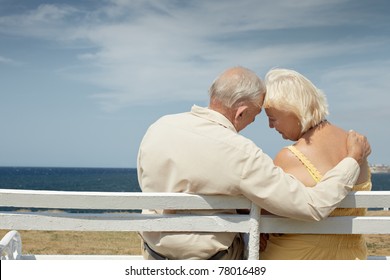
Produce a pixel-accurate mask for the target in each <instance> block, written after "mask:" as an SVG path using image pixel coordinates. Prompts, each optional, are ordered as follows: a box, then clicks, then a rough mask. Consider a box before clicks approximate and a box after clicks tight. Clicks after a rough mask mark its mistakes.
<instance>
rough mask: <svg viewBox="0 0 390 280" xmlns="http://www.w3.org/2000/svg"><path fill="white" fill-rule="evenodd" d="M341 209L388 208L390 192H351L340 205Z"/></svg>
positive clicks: (389, 205)
mask: <svg viewBox="0 0 390 280" xmlns="http://www.w3.org/2000/svg"><path fill="white" fill-rule="evenodd" d="M338 207H339V208H388V207H390V191H357V192H350V193H349V194H348V195H347V197H346V198H345V199H344V200H343V201H341V203H340V204H339V205H338Z"/></svg>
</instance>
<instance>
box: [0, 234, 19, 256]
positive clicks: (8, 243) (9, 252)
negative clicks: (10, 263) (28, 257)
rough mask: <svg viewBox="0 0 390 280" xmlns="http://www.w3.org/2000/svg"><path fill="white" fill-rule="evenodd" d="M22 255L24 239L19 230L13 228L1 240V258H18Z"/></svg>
mask: <svg viewBox="0 0 390 280" xmlns="http://www.w3.org/2000/svg"><path fill="white" fill-rule="evenodd" d="M21 255H22V239H21V237H20V234H19V232H17V231H16V230H12V231H10V232H8V233H7V234H6V235H5V236H4V237H3V238H2V239H1V241H0V259H1V260H18V259H20V257H21Z"/></svg>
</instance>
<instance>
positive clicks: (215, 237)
mask: <svg viewBox="0 0 390 280" xmlns="http://www.w3.org/2000/svg"><path fill="white" fill-rule="evenodd" d="M209 93H210V104H209V107H208V108H201V107H198V106H193V107H192V109H191V111H190V112H187V113H182V114H176V115H168V116H164V117H162V118H161V119H159V120H158V121H157V122H155V123H154V124H153V125H151V126H150V128H149V129H148V131H147V132H146V134H145V136H144V138H143V140H142V143H141V145H140V148H139V154H138V166H137V167H138V180H139V183H140V186H141V189H142V191H143V192H184V193H193V194H226V195H243V196H245V197H247V198H248V199H250V200H251V201H253V202H254V203H256V204H257V205H258V206H260V207H261V208H263V209H265V210H267V211H269V212H271V213H273V214H276V215H280V216H285V217H290V218H295V219H301V220H320V219H323V218H325V217H327V216H328V215H329V213H330V212H331V211H332V210H333V209H335V208H336V206H337V204H338V203H339V202H340V201H341V200H342V199H343V198H344V197H345V196H346V195H347V193H348V192H349V191H350V190H351V188H352V186H353V185H354V184H355V182H356V180H357V177H358V176H359V171H360V167H359V164H358V163H360V162H362V160H363V159H364V158H366V157H367V156H368V155H369V154H370V152H371V149H370V145H369V143H368V141H367V139H366V138H365V137H364V136H362V135H359V134H357V133H355V132H350V133H349V136H348V139H347V143H346V145H347V147H348V157H347V158H345V159H344V160H342V161H341V162H340V163H339V164H338V165H337V166H336V167H335V168H334V169H332V170H331V171H329V172H328V173H327V174H326V175H325V176H324V178H323V179H322V180H321V182H320V183H318V184H317V185H316V186H315V187H313V188H306V187H305V186H304V185H303V184H302V183H300V182H299V181H298V180H296V179H295V178H293V177H292V176H290V175H288V174H285V173H284V172H283V171H282V170H281V169H280V168H278V167H276V166H275V165H274V164H273V161H272V159H271V158H270V157H269V156H268V155H266V154H265V153H264V152H263V151H262V150H261V149H260V148H259V147H258V146H256V145H255V144H254V143H253V142H252V141H251V140H249V139H247V138H245V137H244V136H242V135H240V134H238V132H239V131H241V130H242V129H244V128H245V127H246V126H247V125H249V124H250V123H252V122H253V121H254V120H255V117H256V116H257V115H258V114H259V113H260V112H261V106H262V104H263V100H264V96H265V86H264V84H263V82H262V81H261V80H260V79H259V78H258V77H257V76H256V74H255V73H254V72H252V71H250V70H249V69H246V68H243V67H234V68H231V69H228V70H226V71H225V72H224V73H222V74H221V75H220V76H219V77H218V78H217V79H216V80H215V81H214V82H213V84H212V85H211V87H210V90H209ZM215 212H218V213H231V211H228V210H220V211H215ZM215 212H214V213H215ZM146 213H164V210H150V211H146ZM140 235H141V237H142V239H143V254H144V258H145V259H221V260H222V259H241V258H242V256H243V251H244V250H243V247H244V246H243V242H242V238H241V236H240V234H235V233H210V232H204V233H191V232H189V233H166V232H157V233H156V232H141V233H140Z"/></svg>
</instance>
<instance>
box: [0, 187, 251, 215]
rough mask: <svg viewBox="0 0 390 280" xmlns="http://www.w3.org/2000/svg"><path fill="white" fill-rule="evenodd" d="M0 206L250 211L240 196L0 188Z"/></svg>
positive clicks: (246, 201) (245, 201) (247, 202)
mask: <svg viewBox="0 0 390 280" xmlns="http://www.w3.org/2000/svg"><path fill="white" fill-rule="evenodd" d="M0 206H7V207H26V208H33V207H34V208H52V209H53V208H54V209H113V210H115V209H122V210H126V209H127V210H133V209H250V207H251V202H250V201H249V200H248V199H246V198H244V197H242V196H240V197H234V196H222V195H208V196H200V195H192V194H185V193H137V192H132V193H130V192H129V193H122V192H121V193H119V192H66V191H33V190H12V189H0Z"/></svg>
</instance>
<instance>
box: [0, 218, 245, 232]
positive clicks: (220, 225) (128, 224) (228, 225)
mask: <svg viewBox="0 0 390 280" xmlns="http://www.w3.org/2000/svg"><path fill="white" fill-rule="evenodd" d="M0 228H1V229H14V230H59V231H62V230H64V231H191V232H205V231H206V232H207V231H208V232H248V231H249V216H248V215H219V216H216V215H213V216H202V215H142V214H88V215H85V214H67V213H59V214H56V213H53V214H52V213H39V214H34V213H30V214H27V213H0Z"/></svg>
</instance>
